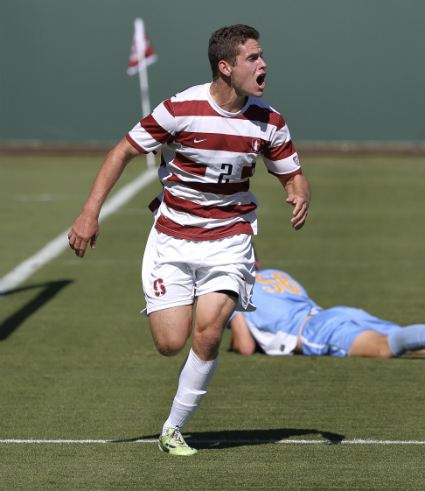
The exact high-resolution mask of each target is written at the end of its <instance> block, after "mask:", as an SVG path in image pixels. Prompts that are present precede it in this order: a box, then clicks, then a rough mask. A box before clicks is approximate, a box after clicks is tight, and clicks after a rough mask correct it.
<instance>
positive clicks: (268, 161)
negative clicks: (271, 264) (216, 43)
mask: <svg viewBox="0 0 425 491" xmlns="http://www.w3.org/2000/svg"><path fill="white" fill-rule="evenodd" d="M210 85H211V84H210V83H208V84H204V85H198V86H195V87H191V88H189V89H187V90H185V91H183V92H181V93H179V94H177V95H175V96H173V97H171V98H170V99H168V100H166V101H164V102H162V103H161V104H160V105H159V106H158V107H157V108H156V109H154V111H153V112H152V113H151V114H150V115H149V116H147V117H146V118H144V119H143V120H142V121H141V122H140V123H138V124H137V125H136V126H135V127H134V128H133V129H132V130H131V131H130V132H129V133H128V135H127V140H128V141H129V142H130V143H131V144H132V145H133V146H134V147H135V148H137V149H138V150H139V151H140V152H142V153H149V152H156V151H158V150H161V166H160V168H159V171H158V175H159V178H160V180H161V182H162V184H163V186H164V189H163V192H162V193H161V195H160V196H159V197H158V198H156V199H155V200H154V201H153V202H152V203H151V205H150V208H151V210H152V211H154V210H155V209H156V208H158V207H159V209H158V213H157V216H156V224H155V226H156V228H157V229H158V230H160V231H161V232H163V233H165V234H168V235H172V236H174V237H178V238H182V239H189V240H216V239H221V238H223V237H228V236H231V235H235V234H251V235H252V234H256V233H257V218H256V213H255V209H256V208H257V201H256V199H255V197H254V196H253V194H252V193H251V192H250V191H249V178H250V177H252V176H253V175H254V171H255V165H256V161H257V159H258V156H259V155H260V154H261V156H262V158H263V161H264V163H265V165H266V167H267V169H268V171H269V172H270V173H271V174H274V175H276V176H281V177H291V176H294V175H296V174H300V173H301V167H300V164H299V159H298V155H297V153H296V152H295V149H294V146H293V144H292V141H291V136H290V133H289V130H288V127H287V125H286V123H285V121H284V119H283V118H282V116H281V115H280V114H279V113H278V112H276V111H275V110H274V109H272V108H271V107H270V106H268V105H267V104H265V103H264V102H263V101H262V100H261V99H258V98H255V97H248V100H247V103H246V104H245V106H244V107H243V108H242V109H241V110H240V111H239V112H237V113H229V112H226V111H223V109H221V108H220V107H218V106H217V105H216V104H215V102H214V101H213V99H212V97H211V95H210V90H209V89H210Z"/></svg>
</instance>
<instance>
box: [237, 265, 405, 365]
mask: <svg viewBox="0 0 425 491" xmlns="http://www.w3.org/2000/svg"><path fill="white" fill-rule="evenodd" d="M252 301H253V303H254V305H256V306H257V310H256V311H255V312H244V313H243V315H244V317H245V320H246V322H247V324H248V327H249V330H250V331H251V334H252V335H253V337H254V339H255V340H256V342H257V343H258V344H259V345H260V347H261V349H262V350H263V351H264V352H265V353H266V354H268V355H289V354H292V353H293V351H294V349H295V347H296V345H297V337H298V332H299V330H300V327H301V325H302V323H303V322H304V320H305V318H306V317H307V316H308V315H313V317H312V318H311V319H309V320H308V321H307V322H306V324H305V326H304V328H303V331H302V336H301V344H302V349H303V354H304V355H310V356H323V355H330V356H346V355H347V353H348V350H349V348H350V346H351V343H352V342H353V341H354V339H355V338H356V337H357V336H358V335H359V334H360V333H362V332H363V331H366V330H373V331H376V332H379V333H381V334H385V335H389V334H390V333H392V332H394V331H397V330H399V329H401V327H400V326H398V325H397V324H394V323H392V322H388V321H385V320H381V319H378V318H377V317H374V316H372V315H370V314H368V313H367V312H365V311H364V310H360V309H354V308H351V307H342V306H339V307H333V308H331V309H326V310H322V309H321V308H320V307H318V306H317V305H316V304H315V303H314V302H313V300H311V299H310V298H309V296H308V295H307V292H306V291H305V290H304V288H303V287H302V286H301V285H300V283H298V282H297V281H296V280H294V279H293V278H292V277H291V276H289V275H288V274H287V273H284V272H283V271H279V270H276V269H266V270H261V271H259V272H258V273H257V275H256V281H255V285H254V293H253V297H252Z"/></svg>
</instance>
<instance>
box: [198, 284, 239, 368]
mask: <svg viewBox="0 0 425 491" xmlns="http://www.w3.org/2000/svg"><path fill="white" fill-rule="evenodd" d="M236 305H237V296H236V295H234V294H233V293H232V292H229V293H224V292H211V293H206V294H205V295H201V296H199V297H198V299H197V304H196V312H195V323H194V329H193V340H192V345H193V348H194V350H195V353H197V354H198V356H200V357H201V358H202V359H205V358H208V357H213V358H215V356H216V354H217V352H218V347H219V345H220V341H221V337H222V335H223V331H224V329H225V328H226V326H227V323H228V322H229V319H230V316H231V315H232V314H233V312H234V310H235V308H236Z"/></svg>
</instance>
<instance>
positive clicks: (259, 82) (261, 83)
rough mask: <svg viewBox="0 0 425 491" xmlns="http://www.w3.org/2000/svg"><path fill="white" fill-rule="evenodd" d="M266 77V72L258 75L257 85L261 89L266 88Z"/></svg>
mask: <svg viewBox="0 0 425 491" xmlns="http://www.w3.org/2000/svg"><path fill="white" fill-rule="evenodd" d="M265 78H266V74H265V73H264V74H263V75H260V76H258V77H257V85H258V87H260V89H264V87H265V85H266V84H265V82H264V79H265Z"/></svg>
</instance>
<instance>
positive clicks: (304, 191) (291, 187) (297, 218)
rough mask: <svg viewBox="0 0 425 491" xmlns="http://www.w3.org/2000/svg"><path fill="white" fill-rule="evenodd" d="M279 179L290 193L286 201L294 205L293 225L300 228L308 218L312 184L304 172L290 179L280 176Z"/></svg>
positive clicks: (296, 228) (287, 192)
mask: <svg viewBox="0 0 425 491" xmlns="http://www.w3.org/2000/svg"><path fill="white" fill-rule="evenodd" d="M279 181H280V182H281V183H282V185H283V187H284V188H285V191H286V194H287V195H288V197H287V198H286V202H287V203H290V204H291V205H292V206H293V207H294V210H293V212H292V215H293V218H292V219H291V224H292V227H293V228H294V229H295V230H299V229H300V228H302V227H303V225H304V224H305V221H306V218H307V213H308V207H309V204H310V198H311V189H310V184H309V183H308V181H307V179H306V177H304V175H303V174H297V175H295V176H292V177H290V178H288V179H286V178H284V177H279Z"/></svg>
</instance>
